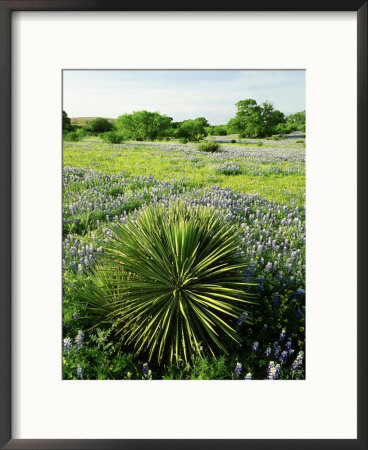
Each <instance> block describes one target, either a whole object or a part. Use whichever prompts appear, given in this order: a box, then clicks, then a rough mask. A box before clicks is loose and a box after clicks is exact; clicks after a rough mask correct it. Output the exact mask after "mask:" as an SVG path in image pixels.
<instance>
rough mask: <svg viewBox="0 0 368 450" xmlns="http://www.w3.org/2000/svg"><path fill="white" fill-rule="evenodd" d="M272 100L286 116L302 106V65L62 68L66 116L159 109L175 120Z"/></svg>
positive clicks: (224, 113) (218, 115) (218, 116)
mask: <svg viewBox="0 0 368 450" xmlns="http://www.w3.org/2000/svg"><path fill="white" fill-rule="evenodd" d="M247 98H253V99H255V100H256V101H257V103H258V104H259V103H262V102H263V101H265V100H269V101H271V103H272V104H273V105H274V107H275V109H278V110H280V111H282V112H283V113H284V114H285V115H289V114H292V113H295V112H297V111H302V110H303V109H305V71H304V70H64V71H63V109H64V110H65V111H66V112H67V114H68V116H69V117H108V118H116V117H118V116H120V115H122V114H125V113H132V112H133V111H140V110H142V109H145V110H147V111H158V112H160V113H161V114H166V115H168V116H169V117H172V118H173V120H174V121H177V122H178V121H182V120H185V119H195V118H196V117H205V118H206V119H207V120H208V121H209V123H210V124H211V125H219V124H226V123H227V122H228V120H229V119H231V118H232V117H235V114H236V106H235V103H237V102H238V101H239V100H245V99H247Z"/></svg>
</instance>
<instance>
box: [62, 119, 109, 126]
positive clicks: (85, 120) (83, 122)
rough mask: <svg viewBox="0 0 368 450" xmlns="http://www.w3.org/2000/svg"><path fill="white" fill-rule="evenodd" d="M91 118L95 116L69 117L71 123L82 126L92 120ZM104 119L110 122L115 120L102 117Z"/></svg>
mask: <svg viewBox="0 0 368 450" xmlns="http://www.w3.org/2000/svg"><path fill="white" fill-rule="evenodd" d="M93 119H97V117H71V118H70V122H71V124H72V125H79V126H83V125H86V123H89V122H92V120H93ZM104 119H107V120H108V121H109V122H111V123H114V122H115V120H116V119H111V118H109V117H104Z"/></svg>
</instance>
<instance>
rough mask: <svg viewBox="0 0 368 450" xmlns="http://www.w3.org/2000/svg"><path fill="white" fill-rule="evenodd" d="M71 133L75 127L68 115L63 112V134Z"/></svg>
mask: <svg viewBox="0 0 368 450" xmlns="http://www.w3.org/2000/svg"><path fill="white" fill-rule="evenodd" d="M69 131H73V125H72V124H71V121H70V118H69V117H68V114H67V113H66V112H65V111H64V110H63V133H68V132H69Z"/></svg>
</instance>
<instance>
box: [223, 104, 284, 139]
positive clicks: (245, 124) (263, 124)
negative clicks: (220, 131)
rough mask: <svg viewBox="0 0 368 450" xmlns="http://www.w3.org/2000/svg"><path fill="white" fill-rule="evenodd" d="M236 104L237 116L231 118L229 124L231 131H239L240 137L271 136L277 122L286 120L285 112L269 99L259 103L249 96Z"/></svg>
mask: <svg viewBox="0 0 368 450" xmlns="http://www.w3.org/2000/svg"><path fill="white" fill-rule="evenodd" d="M236 106H237V113H236V116H235V117H234V118H233V119H230V120H229V122H228V124H227V126H228V130H229V131H230V132H232V133H239V135H240V137H250V138H257V137H265V136H271V135H272V134H273V133H274V132H275V127H276V126H277V124H279V123H283V122H285V117H284V114H283V113H282V112H281V111H278V110H275V109H274V108H273V105H272V104H271V103H270V102H268V101H265V102H264V103H262V105H257V102H256V101H255V100H254V99H252V98H248V99H246V100H240V101H239V102H238V103H237V104H236Z"/></svg>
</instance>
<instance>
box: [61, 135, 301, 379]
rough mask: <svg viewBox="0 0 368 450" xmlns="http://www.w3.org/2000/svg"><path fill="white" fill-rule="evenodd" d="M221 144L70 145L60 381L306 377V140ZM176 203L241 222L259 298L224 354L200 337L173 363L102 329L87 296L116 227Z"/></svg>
mask: <svg viewBox="0 0 368 450" xmlns="http://www.w3.org/2000/svg"><path fill="white" fill-rule="evenodd" d="M223 141H225V142H221V147H220V149H219V151H216V152H213V153H206V152H203V151H200V150H199V145H198V144H196V143H187V144H180V143H179V142H178V141H176V140H172V141H162V142H159V141H155V142H133V141H127V142H124V143H121V144H108V143H104V142H103V141H102V140H100V139H99V138H98V137H95V136H92V137H88V138H85V139H83V140H81V141H79V142H64V146H63V166H64V167H63V378H64V379H109V380H112V379H119V380H128V379H145V380H148V379H223V380H224V379H233V380H251V379H269V380H275V379H303V378H304V377H305V369H304V367H305V143H304V140H300V139H293V138H289V139H278V140H270V139H242V140H240V141H239V139H236V142H230V139H223ZM173 204H180V205H185V208H188V209H196V208H197V209H198V208H202V207H203V208H208V210H214V211H216V212H217V214H219V215H220V216H221V218H222V219H223V220H225V221H228V222H229V223H231V224H233V226H235V227H236V229H237V231H238V232H239V236H240V241H239V248H238V249H237V255H238V257H239V258H241V260H242V261H243V264H244V269H243V271H242V276H243V279H244V282H245V283H246V284H247V285H246V286H245V287H244V290H245V291H248V292H249V294H250V295H252V298H253V299H254V302H252V303H251V304H250V305H249V308H248V309H247V311H244V312H241V313H240V314H239V315H238V317H237V318H236V319H234V320H233V323H232V327H233V329H234V330H235V331H236V333H237V335H238V337H239V339H238V342H235V341H232V342H229V343H228V345H227V351H226V352H225V351H220V352H214V353H211V352H206V349H205V348H204V347H205V346H204V345H202V343H201V342H198V345H196V348H189V349H187V352H188V353H191V355H189V356H188V358H185V359H184V358H182V359H180V358H179V359H177V360H176V362H175V363H172V362H168V360H163V362H157V361H155V360H154V359H153V358H150V355H149V353H148V352H145V351H140V352H137V351H136V349H135V348H133V346H132V345H131V344H130V343H129V342H124V340H123V339H120V338H119V335H118V333H117V332H116V327H115V325H114V324H113V325H111V323H110V322H109V321H108V320H101V321H99V322H98V324H97V325H96V319H95V317H94V315H93V314H91V307H90V306H89V305H88V302H86V301H85V300H84V298H83V296H81V295H80V293H81V291H82V290H83V286H85V283H86V280H88V279H89V278H90V277H91V273H93V270H94V268H95V267H97V266H98V264H99V262H100V260H101V258H102V257H103V256H104V255H105V252H106V248H107V247H109V245H110V242H111V238H112V235H113V232H112V230H113V227H114V224H117V223H119V224H128V223H131V220H133V221H134V220H136V219H137V220H139V217H141V216H140V214H141V212H142V211H144V210H145V208H148V207H151V206H155V205H156V206H157V207H160V208H164V209H165V208H166V209H167V208H170V205H173ZM142 295H143V294H142ZM110 316H111V314H110ZM168 327H169V325H168Z"/></svg>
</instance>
